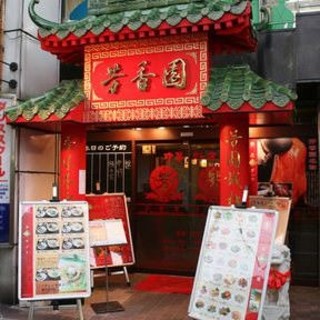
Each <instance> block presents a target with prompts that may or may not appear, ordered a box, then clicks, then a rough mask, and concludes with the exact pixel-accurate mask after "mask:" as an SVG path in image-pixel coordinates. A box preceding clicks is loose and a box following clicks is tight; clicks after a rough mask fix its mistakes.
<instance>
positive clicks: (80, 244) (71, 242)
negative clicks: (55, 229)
mask: <svg viewBox="0 0 320 320" xmlns="http://www.w3.org/2000/svg"><path fill="white" fill-rule="evenodd" d="M83 248H84V240H83V239H82V238H64V239H63V241H62V249H63V250H70V249H83Z"/></svg>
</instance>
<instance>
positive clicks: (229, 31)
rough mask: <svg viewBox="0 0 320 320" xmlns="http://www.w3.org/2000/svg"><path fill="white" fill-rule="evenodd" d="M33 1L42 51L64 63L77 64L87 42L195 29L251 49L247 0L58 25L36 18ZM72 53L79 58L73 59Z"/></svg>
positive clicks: (253, 40)
mask: <svg viewBox="0 0 320 320" xmlns="http://www.w3.org/2000/svg"><path fill="white" fill-rule="evenodd" d="M37 3H39V0H32V1H31V2H30V5H29V14H30V17H31V19H32V20H33V22H34V23H35V24H36V25H37V26H38V27H39V39H40V41H41V45H42V48H43V49H44V50H46V51H49V52H51V53H53V54H56V55H57V56H58V58H59V59H60V60H62V61H65V62H71V63H72V62H77V63H81V59H82V50H83V47H84V46H85V45H88V44H95V43H105V42H109V41H121V40H126V39H134V38H146V37H156V36H165V35H172V34H179V33H190V32H200V31H207V32H208V31H210V32H213V33H214V38H215V39H217V40H216V41H219V37H221V39H224V38H227V37H228V36H230V37H231V38H232V39H233V38H237V39H238V40H239V39H240V42H242V43H241V45H240V47H242V48H243V49H244V50H246V51H250V50H251V51H252V50H254V49H255V47H256V38H255V35H254V32H253V28H252V25H251V4H250V2H249V1H247V0H240V1H234V3H232V4H228V3H226V2H225V1H222V0H208V1H203V2H197V3H196V4H195V3H193V2H190V3H189V4H177V5H168V6H166V7H155V8H152V9H139V10H127V11H123V12H115V13H110V14H102V15H99V16H87V17H86V18H85V19H83V20H79V21H68V22H65V23H61V24H59V23H55V22H51V21H48V20H45V19H43V18H42V17H40V16H39V15H38V14H37V13H36V12H35V10H34V7H35V5H36V4H37ZM230 42H232V41H230ZM238 42H239V41H238ZM234 46H235V48H236V47H237V46H236V45H234ZM75 52H77V53H78V54H77V55H75ZM71 54H73V57H71Z"/></svg>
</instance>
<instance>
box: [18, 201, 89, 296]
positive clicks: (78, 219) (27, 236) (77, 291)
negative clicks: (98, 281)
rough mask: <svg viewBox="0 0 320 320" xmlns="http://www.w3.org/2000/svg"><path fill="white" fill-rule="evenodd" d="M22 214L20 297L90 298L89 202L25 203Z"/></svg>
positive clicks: (20, 217)
mask: <svg viewBox="0 0 320 320" xmlns="http://www.w3.org/2000/svg"><path fill="white" fill-rule="evenodd" d="M19 214H20V216H19V292H18V293H19V299H20V300H30V301H32V300H54V299H70V298H86V297H89V296H90V294H91V287H90V264H89V257H90V251H89V249H90V246H89V217H88V204H87V202H84V201H62V202H49V201H39V202H21V203H20V212H19Z"/></svg>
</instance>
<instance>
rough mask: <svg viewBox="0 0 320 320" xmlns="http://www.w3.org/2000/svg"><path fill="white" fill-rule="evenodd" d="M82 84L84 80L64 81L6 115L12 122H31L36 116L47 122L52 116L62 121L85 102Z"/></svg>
mask: <svg viewBox="0 0 320 320" xmlns="http://www.w3.org/2000/svg"><path fill="white" fill-rule="evenodd" d="M82 83H83V82H82V80H65V81H62V82H61V83H60V84H59V85H58V86H57V87H55V88H53V89H52V90H50V91H48V92H46V93H44V94H43V95H41V96H39V97H37V98H34V99H29V100H27V101H25V102H22V103H20V104H18V105H17V106H15V107H13V108H10V109H8V110H7V111H6V115H7V117H8V119H9V120H10V121H16V120H17V119H18V118H19V117H22V118H23V119H24V120H27V121H31V120H32V119H33V118H34V117H35V116H39V118H40V119H42V120H47V119H48V118H49V117H50V116H51V115H55V116H56V117H57V118H58V119H62V118H64V117H65V116H66V115H67V114H68V113H69V112H70V111H71V110H72V109H73V108H74V107H76V106H78V105H79V103H80V102H82V101H84V99H85V95H84V92H83V88H82Z"/></svg>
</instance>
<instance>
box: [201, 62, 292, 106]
mask: <svg viewBox="0 0 320 320" xmlns="http://www.w3.org/2000/svg"><path fill="white" fill-rule="evenodd" d="M296 99H297V95H296V93H295V92H293V91H292V90H290V89H288V88H286V87H284V86H281V85H278V84H276V83H275V82H272V81H269V80H266V79H263V78H261V77H260V76H258V75H257V74H256V73H254V72H253V71H252V70H251V69H250V67H249V66H248V65H240V66H228V67H223V68H213V69H212V72H211V77H210V80H209V83H208V87H207V91H206V94H205V95H204V96H203V97H202V100H201V102H202V104H203V105H204V106H205V107H207V108H208V109H210V110H211V111H218V110H219V109H220V108H221V107H222V106H223V104H227V105H228V107H229V108H231V109H232V110H239V109H241V107H242V105H243V104H244V103H246V102H247V103H249V104H250V105H251V106H252V107H253V108H254V109H256V110H257V111H258V110H260V109H261V108H262V107H263V106H264V105H265V104H266V103H268V102H271V103H273V104H274V105H275V106H277V107H278V108H280V109H281V108H284V107H285V106H286V105H287V104H288V103H289V102H290V101H292V100H296Z"/></svg>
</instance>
